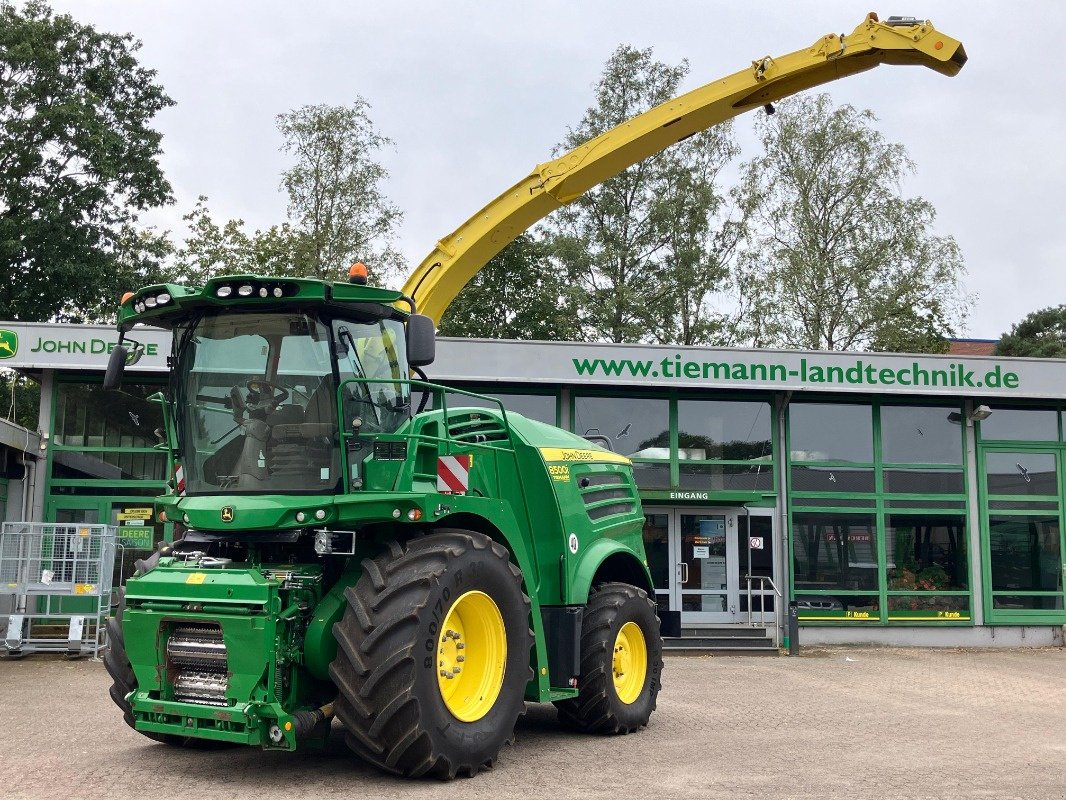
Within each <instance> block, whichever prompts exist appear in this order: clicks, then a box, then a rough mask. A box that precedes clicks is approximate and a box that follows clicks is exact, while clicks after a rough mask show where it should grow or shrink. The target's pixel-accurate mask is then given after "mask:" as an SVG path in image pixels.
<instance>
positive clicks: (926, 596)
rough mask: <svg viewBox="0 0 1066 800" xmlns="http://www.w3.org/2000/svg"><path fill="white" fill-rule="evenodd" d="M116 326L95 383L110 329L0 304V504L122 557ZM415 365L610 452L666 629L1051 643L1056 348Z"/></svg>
mask: <svg viewBox="0 0 1066 800" xmlns="http://www.w3.org/2000/svg"><path fill="white" fill-rule="evenodd" d="M138 334H139V335H138V337H137V338H138V340H139V341H141V342H142V343H143V344H145V345H146V347H145V352H144V355H143V356H142V357H141V359H140V360H139V361H138V362H137V363H136V364H133V365H131V367H130V368H129V372H128V373H127V377H126V384H125V386H124V387H123V390H122V392H121V393H113V392H104V391H103V390H102V388H101V385H100V384H101V379H102V376H103V370H104V367H105V366H106V362H107V356H108V351H109V349H110V347H111V346H113V343H114V342H115V341H116V339H117V334H116V332H115V331H114V329H113V328H110V327H106V326H81V325H58V324H56V325H37V324H22V323H0V366H4V367H8V368H12V369H16V370H18V371H20V372H22V373H23V374H26V375H29V376H32V377H33V378H34V379H35V380H37V381H38V382H39V383H40V386H41V403H40V418H39V425H38V430H37V431H27V430H25V429H22V428H18V427H17V426H14V425H10V424H8V423H3V422H0V464H2V466H3V470H2V474H0V504H2V508H3V509H4V511H3V513H4V517H5V518H6V519H33V520H44V521H56V522H106V523H111V524H115V525H118V526H119V529H120V535H121V536H122V539H123V541H124V543H125V545H126V548H125V553H126V554H127V556H126V558H127V559H128V560H129V561H131V562H132V558H133V557H140V556H141V555H143V553H138V550H141V549H148V548H151V547H153V546H154V545H155V543H156V542H157V541H159V540H160V539H161V538H164V537H168V536H169V535H170V531H169V530H167V526H166V525H165V524H161V523H158V522H157V521H155V519H154V517H153V516H152V515H151V514H150V513H146V512H145V509H146V508H149V509H150V505H151V504H150V502H149V499H150V498H152V497H154V496H156V495H158V494H160V493H162V492H163V490H164V486H165V483H164V482H165V480H166V478H167V456H166V454H165V453H164V452H162V451H161V450H160V449H157V448H156V444H157V439H156V437H155V435H154V431H155V429H156V428H159V427H161V425H162V420H161V411H160V407H159V405H158V404H156V403H153V402H150V401H149V399H148V398H149V396H150V395H152V394H153V393H155V392H157V391H159V390H160V389H161V388H163V386H164V384H165V381H166V377H167V355H168V354H169V351H170V335H169V333H168V332H166V331H153V330H141V329H139V330H138ZM429 371H430V378H431V380H434V381H437V382H440V383H444V384H447V385H449V386H453V385H454V386H455V387H457V388H462V389H467V390H473V391H477V392H483V393H485V394H491V395H493V396H495V397H498V398H500V399H501V400H502V401H503V402H504V404H505V406H506V407H507V408H508V410H513V411H517V412H519V413H522V414H525V415H526V416H529V417H532V418H535V419H539V420H543V421H545V422H550V423H554V424H557V425H559V426H561V427H563V428H567V429H569V430H572V431H575V432H577V433H579V434H581V435H587V436H589V437H590V438H595V439H597V440H598V441H601V442H602V441H604V440H606V442H607V443H609V444H610V446H611V447H612V448H613V449H615V450H616V451H618V452H620V453H623V454H625V455H627V456H629V457H630V458H631V459H632V461H633V466H634V468H635V473H636V476H637V483H638V485H639V487H640V492H641V497H642V499H643V503H644V511H645V515H646V523H645V528H644V538H645V545H646V548H647V553H648V562H649V566H650V568H651V572H652V576H653V578H654V581H655V585H656V593H657V600H658V602H659V605H660V608H662V609H663V610H664V611H675V612H679V613H680V621H681V626H682V628H683V629H684V630H685V631H686V632H699V631H701V629H704V628H711V627H714V628H717V627H719V626H738V627H739V626H748V625H752V624H763V623H765V624H766V625H767V626H768V628H769V630H770V631H771V632H776V636H777V638H778V639H780V630H779V629H780V628H781V627H782V626H783V623H784V621H785V620H784V617H785V614H784V611H785V609H786V606H787V603H788V602H789V601H795V602H796V604H797V608H798V614H799V620H800V625H801V636H800V639H801V642H803V643H814V642H821V643H833V642H873V643H883V644H928V645H944V646H958V645H979V646H980V645H1050V644H1062V643H1063V626H1064V625H1066V609H1064V602H1063V600H1064V595H1063V573H1064V571H1066V547H1064V542H1063V527H1064V526H1063V505H1064V489H1063V487H1064V484H1066V474H1064V463H1063V462H1064V457H1066V440H1064V438H1063V436H1064V430H1063V409H1064V402H1063V401H1064V400H1066V361H1058V360H1037V359H1008V358H995V357H986V356H972V355H945V356H931V355H899V354H880V353H829V352H813V351H812V352H806V351H792V350H789V351H782V350H747V349H718V348H695V347H689V348H678V347H674V346H666V347H664V346H650V345H619V344H576V343H566V342H522V341H488V340H466V339H442V340H440V341H439V344H438V357H437V361H436V363H435V364H434V365H433V366H432V367H431V368H430V370H429ZM456 402H457V403H458V402H459V398H458V396H457V397H456ZM462 402H463V404H467V405H469V402H467V401H466V400H465V399H464V400H463V401H462Z"/></svg>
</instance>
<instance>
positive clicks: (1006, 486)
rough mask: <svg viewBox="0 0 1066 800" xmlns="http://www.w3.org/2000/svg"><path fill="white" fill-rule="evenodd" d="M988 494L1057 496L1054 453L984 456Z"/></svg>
mask: <svg viewBox="0 0 1066 800" xmlns="http://www.w3.org/2000/svg"><path fill="white" fill-rule="evenodd" d="M985 469H986V473H987V474H986V480H987V482H988V493H989V494H1021V495H1058V493H1059V488H1058V487H1059V482H1058V475H1057V474H1056V472H1055V454H1054V453H988V454H986V456H985Z"/></svg>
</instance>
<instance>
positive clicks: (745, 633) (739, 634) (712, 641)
mask: <svg viewBox="0 0 1066 800" xmlns="http://www.w3.org/2000/svg"><path fill="white" fill-rule="evenodd" d="M663 650H664V652H665V653H667V654H669V655H689V656H691V655H699V656H707V655H711V656H777V655H779V654H780V653H779V650H778V648H777V646H776V645H775V644H774V640H773V636H772V631H771V630H769V629H767V628H756V627H752V626H750V625H728V626H726V625H723V626H718V627H707V628H684V629H682V631H681V636H676V637H674V636H671V637H663Z"/></svg>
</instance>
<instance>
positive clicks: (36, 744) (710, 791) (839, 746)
mask: <svg viewBox="0 0 1066 800" xmlns="http://www.w3.org/2000/svg"><path fill="white" fill-rule="evenodd" d="M664 679H665V686H664V689H663V692H662V694H661V695H660V699H659V710H658V711H657V712H656V713H655V714H654V715H653V717H652V725H651V727H650V728H648V729H647V730H646V731H642V732H641V733H639V734H635V735H632V736H625V737H617V738H601V737H588V736H582V735H577V734H574V733H570V732H567V731H564V730H563V729H561V728H560V726H559V725H558V724H557V723H556V720H555V712H554V709H553V708H552V707H551V706H530V707H529V713H528V714H527V715H526V716H525V717H524V718H523V719H522V721H521V722H520V723H519V728H518V731H517V741H516V744H515V746H514V747H509V748H505V750H504V753H503V756H502V757H501V759H500V762H499V764H498V766H497V768H496V769H495V770H494V771H492V772H489V773H483V774H482V775H480V776H478V777H477V778H474V779H472V780H458V781H456V782H454V783H450V784H441V783H438V782H406V781H401V780H398V779H394V778H391V777H388V776H384V775H382V774H380V773H378V772H377V771H376V770H374V769H373V768H371V767H369V766H367V765H365V764H362V763H361V762H359V761H358V760H357V759H355V758H354V757H351V756H350V755H349V754H348V752H347V750H346V749H345V746H344V741H343V737H342V735H341V731H340V729H339V727H338V726H336V725H335V726H334V731H333V736H332V737H331V740H330V742H329V745H328V747H327V748H326V750H325V751H323V752H304V753H296V754H288V753H265V752H262V751H259V750H252V749H235V750H227V751H224V752H213V753H212V752H201V751H189V750H177V749H172V748H168V747H166V746H163V745H157V744H154V743H152V742H150V741H148V740H147V739H144V738H142V737H140V736H139V735H137V734H136V733H134V732H133V731H131V730H130V729H128V728H127V727H126V726H125V725H124V724H123V722H122V718H121V715H120V714H119V712H118V710H117V709H116V708H115V707H114V706H113V705H112V704H111V701H110V699H109V698H108V696H107V687H108V685H109V680H108V677H107V675H106V673H105V672H104V670H103V668H102V667H101V665H99V664H94V663H89V662H68V661H63V660H59V659H55V658H50V657H43V656H42V657H31V658H27V659H24V660H22V661H7V660H0V720H2V723H3V724H2V727H0V730H2V734H0V735H2V737H3V739H2V742H3V744H2V748H3V749H2V757H0V787H2V788H0V795H2V796H3V797H12V798H22V797H26V798H57V797H62V798H96V797H100V798H103V797H152V798H160V799H161V800H166V799H167V798H190V797H192V798H196V800H212V798H235V797H241V798H262V797H284V798H320V797H326V798H332V797H338V798H340V797H344V798H376V797H383V798H385V797H387V798H400V797H402V798H434V800H438V799H439V798H440V797H442V796H448V797H451V796H456V797H462V798H464V800H471V799H473V798H494V799H495V798H522V799H523V800H530V798H559V799H560V800H562V799H564V798H591V797H614V798H617V797H641V798H708V797H715V796H718V797H723V798H733V797H760V798H790V797H796V798H849V799H859V800H861V798H952V800H956V799H957V798H1026V799H1028V798H1060V797H1066V766H1064V765H1066V650H1061V649H1043V650H983V651H981V650H972V651H967V650H958V651H955V650H952V651H936V650H897V649H891V650H890V649H834V650H822V651H812V652H808V653H807V654H806V655H805V656H804V657H801V658H796V659H789V658H777V659H772V658H683V657H670V658H668V659H667V663H666V672H665V675H664Z"/></svg>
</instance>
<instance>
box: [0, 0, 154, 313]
mask: <svg viewBox="0 0 1066 800" xmlns="http://www.w3.org/2000/svg"><path fill="white" fill-rule="evenodd" d="M139 48H140V42H138V41H137V40H135V39H134V38H133V37H132V36H131V35H129V34H122V35H116V34H109V33H101V32H99V31H97V30H95V29H94V28H92V27H91V26H88V25H83V24H81V23H78V22H76V21H75V20H74V19H72V18H71V17H70V16H68V15H59V16H56V15H54V14H53V13H52V11H51V9H49V8H48V7H47V6H46V5H44V4H43V3H41V2H38V0H31V2H28V3H26V4H25V5H23V6H22V7H21V8H19V7H18V6H16V5H13V4H11V3H8V2H4V3H2V4H0V318H2V319H11V320H50V319H55V320H74V321H78V320H86V319H90V320H91V319H99V318H101V316H102V315H107V316H110V311H111V309H113V307H114V303H115V302H116V299H117V297H118V295H119V294H120V293H121V291H122V290H123V289H126V288H129V287H131V286H135V285H140V284H142V283H146V282H149V281H151V280H153V279H154V278H155V277H156V276H157V275H158V274H159V273H158V264H159V259H160V257H161V255H162V254H163V253H165V252H166V250H167V249H168V246H169V245H168V243H167V241H166V239H165V237H163V236H159V235H157V234H155V233H153V232H151V231H147V232H145V231H138V230H137V229H136V227H135V223H136V221H137V218H138V215H139V213H140V212H142V211H144V210H146V209H149V208H152V207H156V206H160V205H163V204H165V203H168V202H170V201H171V190H170V185H169V184H168V183H167V181H166V179H165V178H164V177H163V173H162V171H161V169H160V166H159V162H158V159H159V155H160V146H159V145H160V134H159V132H158V131H156V130H154V129H153V128H151V127H150V125H151V122H152V118H153V117H154V116H155V115H156V113H158V112H159V111H160V110H162V109H164V108H166V107H167V106H170V105H172V101H171V99H170V98H169V97H167V95H166V94H165V93H164V92H163V89H162V88H161V87H160V86H159V85H158V84H156V83H155V71H153V70H149V69H145V68H143V67H141V66H139V65H138V63H137V60H136V58H135V57H134V55H135V53H136V52H137V50H138V49H139Z"/></svg>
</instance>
